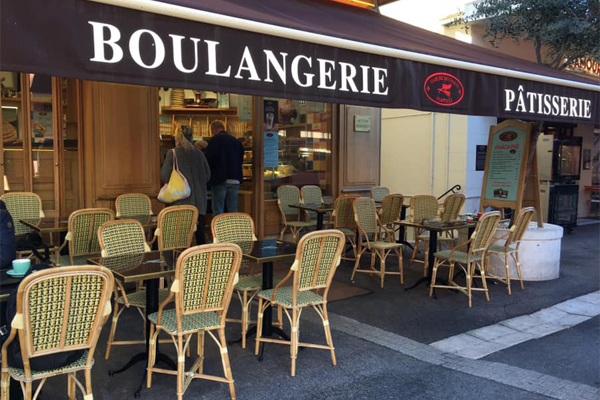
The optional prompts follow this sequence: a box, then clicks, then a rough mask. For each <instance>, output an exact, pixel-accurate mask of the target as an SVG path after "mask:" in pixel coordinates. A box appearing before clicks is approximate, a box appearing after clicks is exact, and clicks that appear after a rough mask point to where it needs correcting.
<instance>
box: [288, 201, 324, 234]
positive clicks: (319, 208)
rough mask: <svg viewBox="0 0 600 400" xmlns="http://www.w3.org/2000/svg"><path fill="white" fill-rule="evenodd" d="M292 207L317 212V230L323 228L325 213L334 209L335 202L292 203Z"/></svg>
mask: <svg viewBox="0 0 600 400" xmlns="http://www.w3.org/2000/svg"><path fill="white" fill-rule="evenodd" d="M290 207H293V208H297V209H299V210H304V211H312V212H314V213H316V214H317V230H318V231H320V230H321V229H323V215H325V214H327V213H328V212H332V211H333V204H331V203H319V204H309V203H307V204H291V205H290Z"/></svg>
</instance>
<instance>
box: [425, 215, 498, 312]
mask: <svg viewBox="0 0 600 400" xmlns="http://www.w3.org/2000/svg"><path fill="white" fill-rule="evenodd" d="M488 219H491V222H488V221H487V220H488ZM499 222H500V212H499V211H491V212H488V213H485V214H483V215H482V216H481V218H480V219H479V222H478V223H477V226H476V227H475V231H473V234H472V235H471V237H470V238H469V240H467V241H466V242H463V243H461V244H459V245H458V246H455V247H454V248H453V249H452V250H450V255H449V256H448V257H447V258H446V257H443V258H442V257H437V256H436V257H435V261H434V264H433V273H432V276H431V282H432V284H431V285H430V286H429V287H430V289H429V297H431V296H433V290H434V289H435V288H439V289H457V290H459V291H460V292H462V293H464V294H466V295H467V297H468V298H469V308H471V305H472V292H473V291H482V292H485V299H486V301H490V295H489V291H488V287H487V282H486V277H485V275H486V272H485V261H486V257H487V250H488V247H489V245H490V243H491V241H492V240H493V238H492V236H493V235H494V232H495V231H496V228H497V227H498V223H499ZM486 223H491V224H492V225H491V226H487V228H488V229H487V230H483V228H482V227H483V226H484V225H485V224H486ZM479 235H483V237H482V238H480V236H479ZM478 241H479V245H478V246H477V247H475V246H476V245H477V242H478ZM462 247H466V248H468V250H467V251H466V254H467V258H466V261H465V262H464V263H463V262H458V261H452V258H453V255H454V253H455V252H456V251H457V250H458V249H459V248H462ZM436 254H437V253H436ZM477 255H479V256H480V257H479V260H477V259H476V258H475V257H474V256H477ZM456 265H458V266H459V267H460V268H461V269H462V270H463V271H464V273H465V276H466V286H460V285H458V284H457V283H456V282H454V268H455V266H456ZM439 267H449V272H448V285H438V284H437V283H436V277H437V270H438V268H439ZM476 270H479V273H480V275H479V276H477V278H479V279H481V283H482V285H483V287H481V288H479V287H475V288H474V287H473V278H475V277H476V276H475V271H476Z"/></svg>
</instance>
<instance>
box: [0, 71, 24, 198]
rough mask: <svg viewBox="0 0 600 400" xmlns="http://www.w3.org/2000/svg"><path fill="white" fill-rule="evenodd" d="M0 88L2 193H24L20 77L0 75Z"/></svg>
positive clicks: (0, 73) (14, 73)
mask: <svg viewBox="0 0 600 400" xmlns="http://www.w3.org/2000/svg"><path fill="white" fill-rule="evenodd" d="M0 83H1V84H2V151H3V155H4V171H3V172H4V177H3V181H4V182H3V183H4V191H5V192H6V191H9V190H10V191H13V192H21V191H26V190H27V187H26V184H25V182H26V180H25V173H24V170H23V165H24V159H25V155H24V153H23V140H24V137H25V121H24V119H23V98H22V91H21V84H22V81H21V74H19V73H16V72H0Z"/></svg>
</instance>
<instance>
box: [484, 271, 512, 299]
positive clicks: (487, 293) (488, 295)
mask: <svg viewBox="0 0 600 400" xmlns="http://www.w3.org/2000/svg"><path fill="white" fill-rule="evenodd" d="M477 266H478V267H479V273H480V274H481V284H482V285H483V289H485V300H486V301H490V292H489V290H488V287H487V280H486V279H485V270H484V268H483V267H482V266H481V264H477ZM509 287H510V286H509ZM509 294H510V293H509Z"/></svg>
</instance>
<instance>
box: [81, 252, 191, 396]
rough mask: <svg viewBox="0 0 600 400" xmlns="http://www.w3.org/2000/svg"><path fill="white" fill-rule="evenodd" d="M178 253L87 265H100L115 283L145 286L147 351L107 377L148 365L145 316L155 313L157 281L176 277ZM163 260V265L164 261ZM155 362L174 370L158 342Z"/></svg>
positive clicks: (107, 259)
mask: <svg viewBox="0 0 600 400" xmlns="http://www.w3.org/2000/svg"><path fill="white" fill-rule="evenodd" d="M178 254H179V252H163V253H162V254H161V252H159V251H151V252H147V253H142V254H126V255H121V256H112V257H104V258H92V259H89V260H88V261H89V262H90V263H92V264H98V265H102V266H104V267H106V268H108V269H110V270H111V271H112V273H113V275H114V276H115V278H116V279H119V280H120V281H121V282H123V283H130V282H141V281H144V282H145V285H146V310H145V317H146V348H145V351H144V352H140V353H137V354H136V355H134V356H133V357H132V358H131V359H130V360H129V361H128V362H127V363H126V364H125V365H124V366H123V367H121V368H119V369H118V370H111V371H109V373H108V374H109V376H113V375H115V374H120V373H121V372H124V371H126V370H128V369H129V368H131V367H132V366H133V365H135V364H137V363H140V362H145V363H146V364H147V363H148V352H149V349H150V319H148V315H150V314H152V313H154V312H157V311H158V306H159V304H158V287H159V282H160V278H165V277H168V276H171V275H173V274H174V273H175V261H176V257H177V255H178ZM165 260H166V261H165ZM156 362H163V363H165V364H167V365H168V366H169V367H171V368H173V369H177V364H175V362H174V361H173V360H171V359H170V358H169V357H167V356H166V355H165V354H163V353H161V352H160V350H159V342H158V341H157V342H156ZM146 373H147V370H146V369H144V377H143V379H142V382H141V383H140V385H139V387H138V389H137V391H136V392H135V397H139V395H140V391H141V390H142V387H143V385H144V383H145V382H146Z"/></svg>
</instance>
